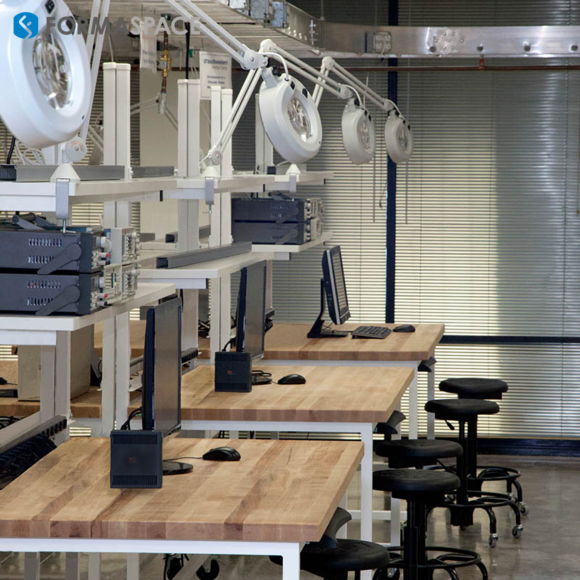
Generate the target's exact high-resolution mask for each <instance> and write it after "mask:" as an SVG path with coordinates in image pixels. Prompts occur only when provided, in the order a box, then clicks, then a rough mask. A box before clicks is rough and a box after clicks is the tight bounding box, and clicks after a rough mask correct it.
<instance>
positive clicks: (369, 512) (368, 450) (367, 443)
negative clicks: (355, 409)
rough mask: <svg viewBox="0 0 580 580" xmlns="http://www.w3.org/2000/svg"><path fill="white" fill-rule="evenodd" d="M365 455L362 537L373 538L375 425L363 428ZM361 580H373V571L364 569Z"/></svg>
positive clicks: (361, 518) (362, 471) (361, 469)
mask: <svg viewBox="0 0 580 580" xmlns="http://www.w3.org/2000/svg"><path fill="white" fill-rule="evenodd" d="M361 440H362V442H363V445H364V455H363V458H362V461H361V464H360V485H361V493H360V538H361V540H366V541H368V542H372V540H373V426H372V425H371V424H365V425H364V426H363V427H362V429H361ZM360 578H361V580H371V571H370V570H367V571H363V572H361V576H360Z"/></svg>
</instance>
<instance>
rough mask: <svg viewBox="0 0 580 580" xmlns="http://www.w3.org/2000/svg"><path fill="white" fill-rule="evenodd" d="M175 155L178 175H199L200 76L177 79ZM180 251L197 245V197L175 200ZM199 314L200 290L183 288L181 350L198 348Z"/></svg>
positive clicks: (197, 246)
mask: <svg viewBox="0 0 580 580" xmlns="http://www.w3.org/2000/svg"><path fill="white" fill-rule="evenodd" d="M177 91H178V103H177V118H178V126H177V139H178V141H177V158H178V174H179V177H198V176H199V174H200V167H199V158H200V137H199V136H200V128H201V121H200V108H201V84H200V81H199V79H195V80H187V79H181V80H179V81H178V82H177ZM178 209H179V216H178V226H177V228H178V238H177V239H178V242H177V249H178V251H179V252H187V251H190V250H197V249H198V248H199V201H197V200H194V201H188V200H180V201H179V202H178ZM198 318H199V292H198V291H197V290H184V291H183V320H182V332H181V346H182V349H183V350H184V351H188V350H190V349H197V347H198V344H199V341H198V336H197V325H198Z"/></svg>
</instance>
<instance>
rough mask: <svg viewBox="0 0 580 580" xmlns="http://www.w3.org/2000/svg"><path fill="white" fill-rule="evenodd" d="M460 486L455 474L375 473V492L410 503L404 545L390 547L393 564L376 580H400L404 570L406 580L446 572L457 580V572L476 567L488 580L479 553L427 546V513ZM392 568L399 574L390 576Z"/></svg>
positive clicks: (427, 579)
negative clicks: (457, 570) (461, 569)
mask: <svg viewBox="0 0 580 580" xmlns="http://www.w3.org/2000/svg"><path fill="white" fill-rule="evenodd" d="M459 485H460V481H459V478H458V477H457V476H456V475H454V474H453V473H448V472H441V471H433V470H422V469H417V470H415V469H389V470H385V471H376V472H375V473H374V475H373V489H376V490H381V491H388V492H390V493H391V494H392V496H393V497H395V498H399V499H404V500H406V501H407V526H406V528H405V545H404V547H402V546H397V547H392V548H389V552H390V554H391V562H390V563H389V564H388V565H387V566H386V567H385V568H382V569H381V570H377V572H376V573H375V576H374V580H386V579H387V578H393V579H397V578H399V576H400V571H401V570H403V576H404V578H405V580H431V579H432V578H433V574H434V572H435V570H445V571H446V572H447V573H448V574H449V576H451V578H457V573H456V571H455V570H456V569H457V568H463V567H466V566H477V567H478V568H479V569H480V570H481V575H482V576H483V580H487V569H486V567H485V565H484V564H483V562H482V561H481V556H480V555H479V554H478V553H477V552H471V551H469V550H460V549H455V548H447V547H441V546H427V545H426V529H427V511H428V510H430V509H431V508H432V507H434V506H435V505H437V504H440V503H441V502H442V501H443V500H444V498H445V494H446V493H451V492H453V491H455V490H456V489H457V488H458V487H459ZM431 554H433V556H432V557H431ZM393 568H394V569H395V570H396V572H395V573H394V574H389V572H388V570H389V569H393Z"/></svg>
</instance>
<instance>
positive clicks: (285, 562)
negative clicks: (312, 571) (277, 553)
mask: <svg viewBox="0 0 580 580" xmlns="http://www.w3.org/2000/svg"><path fill="white" fill-rule="evenodd" d="M282 580H300V544H295V545H293V546H292V550H291V551H290V550H288V551H287V553H285V554H283V555H282Z"/></svg>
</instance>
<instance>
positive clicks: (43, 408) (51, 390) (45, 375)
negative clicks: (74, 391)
mask: <svg viewBox="0 0 580 580" xmlns="http://www.w3.org/2000/svg"><path fill="white" fill-rule="evenodd" d="M55 364H56V349H55V347H54V346H41V347H40V420H41V421H42V422H44V421H48V420H49V419H52V418H53V417H54V415H55V412H54V410H55V391H56V383H55V373H56V369H55Z"/></svg>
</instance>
